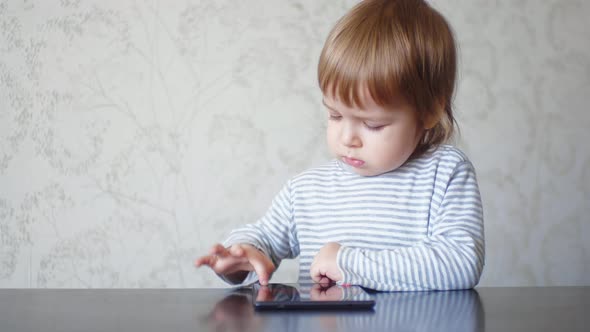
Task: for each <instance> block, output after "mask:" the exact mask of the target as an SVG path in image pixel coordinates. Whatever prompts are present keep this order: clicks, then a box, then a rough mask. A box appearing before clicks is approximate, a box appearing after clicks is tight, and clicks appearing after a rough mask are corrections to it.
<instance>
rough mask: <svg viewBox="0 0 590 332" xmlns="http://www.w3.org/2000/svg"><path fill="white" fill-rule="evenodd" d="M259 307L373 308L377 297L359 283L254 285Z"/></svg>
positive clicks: (254, 294)
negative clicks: (347, 284)
mask: <svg viewBox="0 0 590 332" xmlns="http://www.w3.org/2000/svg"><path fill="white" fill-rule="evenodd" d="M252 289H253V294H252V301H253V305H254V308H255V309H256V310H305V309H312V310H348V309H357V310H358V309H360V310H371V309H373V307H374V306H375V300H374V299H373V297H372V296H371V295H370V294H369V293H367V292H366V291H365V290H364V289H363V288H361V287H359V286H339V285H329V286H328V285H326V286H322V285H320V284H268V285H267V286H262V285H260V284H258V283H256V284H254V285H253V288H252Z"/></svg>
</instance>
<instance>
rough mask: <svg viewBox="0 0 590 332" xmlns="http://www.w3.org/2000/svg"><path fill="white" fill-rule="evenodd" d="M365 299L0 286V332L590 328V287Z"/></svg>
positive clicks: (403, 294)
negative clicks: (281, 307) (289, 307)
mask: <svg viewBox="0 0 590 332" xmlns="http://www.w3.org/2000/svg"><path fill="white" fill-rule="evenodd" d="M373 296H374V298H375V300H376V305H375V308H374V310H372V311H358V312H351V311H324V312H321V311H304V312H258V311H255V310H254V309H253V307H252V303H251V295H250V293H249V291H248V290H247V289H88V290H86V289H0V331H13V332H20V331H44V332H51V331H60V332H61V331H64V332H65V331H142V332H149V331H305V332H313V331H355V332H356V331H362V332H368V331H398V330H399V331H590V324H589V318H588V316H589V314H590V309H589V308H590V287H546V288H545V287H540V288H536V287H529V288H520V287H514V288H485V287H483V288H476V289H475V290H466V291H445V292H401V293H399V292H398V293H376V294H373Z"/></svg>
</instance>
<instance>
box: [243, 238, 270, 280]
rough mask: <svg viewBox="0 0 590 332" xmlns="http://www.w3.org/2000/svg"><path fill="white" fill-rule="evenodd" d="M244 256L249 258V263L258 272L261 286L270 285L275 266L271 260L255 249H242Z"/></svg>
mask: <svg viewBox="0 0 590 332" xmlns="http://www.w3.org/2000/svg"><path fill="white" fill-rule="evenodd" d="M242 248H243V249H244V254H245V256H246V257H247V258H248V261H249V262H250V264H251V265H252V267H253V268H254V271H256V275H258V281H259V282H260V284H261V285H268V279H270V275H271V273H272V272H273V271H274V269H275V267H274V264H273V263H272V262H271V261H270V259H269V258H268V257H267V256H266V255H265V254H264V253H262V252H260V250H258V249H256V248H254V247H245V248H244V247H242Z"/></svg>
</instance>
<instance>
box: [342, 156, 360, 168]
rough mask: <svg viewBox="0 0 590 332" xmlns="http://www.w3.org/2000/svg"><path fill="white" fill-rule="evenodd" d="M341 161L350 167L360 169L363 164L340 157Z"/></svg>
mask: <svg viewBox="0 0 590 332" xmlns="http://www.w3.org/2000/svg"><path fill="white" fill-rule="evenodd" d="M342 161H344V162H345V163H347V164H348V165H350V166H352V167H361V166H363V165H364V164H365V162H364V161H362V160H360V159H354V158H349V157H342Z"/></svg>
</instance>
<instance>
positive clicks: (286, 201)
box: [223, 183, 299, 284]
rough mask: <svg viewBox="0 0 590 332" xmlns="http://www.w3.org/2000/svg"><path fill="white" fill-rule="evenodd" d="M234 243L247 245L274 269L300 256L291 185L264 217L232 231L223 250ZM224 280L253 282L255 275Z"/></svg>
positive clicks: (287, 186)
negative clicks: (260, 253)
mask: <svg viewBox="0 0 590 332" xmlns="http://www.w3.org/2000/svg"><path fill="white" fill-rule="evenodd" d="M235 244H249V245H252V246H254V247H255V248H257V249H258V250H260V251H262V253H264V254H265V255H266V256H267V257H269V258H270V259H271V261H272V263H273V264H274V266H275V267H278V266H279V265H280V263H281V260H283V259H285V258H293V257H296V256H298V255H299V244H298V242H297V237H296V234H295V226H294V224H293V208H292V203H291V194H290V183H287V184H286V185H285V186H284V187H283V189H282V190H281V191H280V192H279V193H278V194H277V196H276V197H275V198H274V200H273V202H272V204H271V206H270V208H269V209H268V211H267V212H266V214H265V215H264V216H263V217H262V218H261V219H260V220H259V221H258V222H256V223H255V224H248V225H245V226H244V227H241V228H238V229H236V230H233V231H232V232H231V233H230V235H229V237H228V238H227V240H225V242H224V243H223V245H224V246H225V247H231V246H232V245H235ZM224 280H225V281H227V282H229V283H232V284H236V283H252V282H254V281H256V280H257V276H256V274H255V273H253V272H250V273H243V272H241V273H238V274H237V275H232V276H231V278H228V276H226V277H225V278H224Z"/></svg>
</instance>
